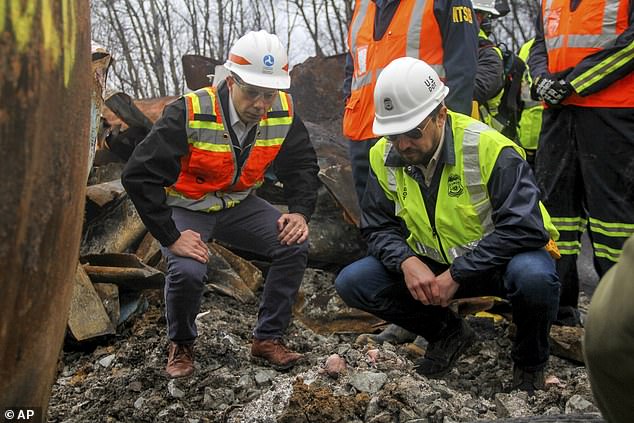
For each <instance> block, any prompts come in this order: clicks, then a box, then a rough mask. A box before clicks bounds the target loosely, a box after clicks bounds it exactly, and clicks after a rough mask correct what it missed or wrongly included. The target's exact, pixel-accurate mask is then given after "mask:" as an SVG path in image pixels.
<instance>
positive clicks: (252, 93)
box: [233, 75, 277, 102]
mask: <svg viewBox="0 0 634 423" xmlns="http://www.w3.org/2000/svg"><path fill="white" fill-rule="evenodd" d="M233 81H234V82H235V83H236V85H237V86H238V87H240V90H242V92H243V93H244V95H245V96H246V97H247V98H248V99H249V100H251V101H256V100H257V99H259V98H262V99H263V100H264V101H267V102H268V101H273V99H274V98H275V96H276V95H277V90H272V89H265V88H256V87H254V86H253V85H247V84H246V83H245V82H244V81H241V80H240V78H238V77H237V76H235V75H234V76H233Z"/></svg>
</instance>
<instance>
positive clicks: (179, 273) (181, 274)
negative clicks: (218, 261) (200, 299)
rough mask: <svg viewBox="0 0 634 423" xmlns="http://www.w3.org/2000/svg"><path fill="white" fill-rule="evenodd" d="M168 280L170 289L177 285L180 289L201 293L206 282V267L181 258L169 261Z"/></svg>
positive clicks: (194, 261)
mask: <svg viewBox="0 0 634 423" xmlns="http://www.w3.org/2000/svg"><path fill="white" fill-rule="evenodd" d="M168 280H169V284H170V287H174V286H175V285H178V286H180V287H187V288H188V289H194V290H200V291H202V290H203V286H204V284H205V282H206V281H207V265H206V264H204V263H200V262H198V261H196V260H193V259H189V258H183V257H179V258H178V259H175V260H170V264H169V268H168Z"/></svg>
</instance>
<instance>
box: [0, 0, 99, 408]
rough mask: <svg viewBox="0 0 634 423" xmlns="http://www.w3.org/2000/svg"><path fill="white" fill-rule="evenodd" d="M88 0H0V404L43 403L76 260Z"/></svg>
mask: <svg viewBox="0 0 634 423" xmlns="http://www.w3.org/2000/svg"><path fill="white" fill-rule="evenodd" d="M90 59H91V58H90V21H89V2H88V1H87V0H55V1H53V0H21V1H19V0H18V1H10V2H9V1H6V0H0V151H1V152H2V164H1V165H0V184H1V187H0V216H1V217H0V269H1V270H0V287H1V289H2V294H1V295H0V310H1V311H0V313H2V317H1V318H0V409H2V408H4V407H17V406H23V407H42V412H43V413H44V414H45V413H46V407H47V404H48V399H49V395H50V387H51V384H52V383H53V380H54V376H55V370H56V365H57V358H58V355H59V352H60V348H61V345H62V340H63V337H64V330H65V327H66V320H67V318H68V309H69V304H70V300H71V296H72V292H73V278H74V275H75V270H76V268H77V259H78V252H79V240H80V235H81V225H82V219H83V207H84V192H85V185H86V177H87V172H86V169H87V161H88V146H89V142H90V140H89V127H90V96H91V91H92V75H91V67H90Z"/></svg>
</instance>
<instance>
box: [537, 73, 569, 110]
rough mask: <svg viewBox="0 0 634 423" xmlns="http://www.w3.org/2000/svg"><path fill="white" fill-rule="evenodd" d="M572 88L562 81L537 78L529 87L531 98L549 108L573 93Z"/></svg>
mask: <svg viewBox="0 0 634 423" xmlns="http://www.w3.org/2000/svg"><path fill="white" fill-rule="evenodd" d="M573 91H574V90H573V88H572V86H571V85H570V84H569V83H568V82H566V80H564V79H560V80H555V79H551V78H541V77H540V78H537V79H536V80H535V81H534V82H533V85H532V86H531V97H533V99H534V100H543V101H545V102H546V103H548V104H550V105H551V106H555V105H557V104H559V103H561V102H562V101H563V100H564V99H565V98H566V97H568V96H569V95H570V94H572V93H573Z"/></svg>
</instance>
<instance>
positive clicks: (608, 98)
mask: <svg viewBox="0 0 634 423" xmlns="http://www.w3.org/2000/svg"><path fill="white" fill-rule="evenodd" d="M528 64H529V67H530V70H531V75H532V77H533V85H532V94H533V97H534V98H535V99H539V100H543V101H544V102H545V103H546V105H547V108H546V109H545V110H544V114H543V122H542V131H541V136H540V140H539V147H538V150H537V156H536V159H535V171H536V175H537V181H538V183H539V186H540V189H541V191H542V195H543V200H544V204H545V205H546V207H547V208H548V211H549V212H550V213H552V215H553V223H554V224H555V226H556V227H557V228H558V229H559V231H560V233H561V238H560V240H559V242H558V246H559V250H560V251H561V254H562V258H561V260H559V262H558V271H559V274H560V277H561V280H562V294H561V303H560V310H559V316H558V321H559V322H560V323H562V324H569V325H576V324H579V313H578V310H577V302H578V295H579V277H578V275H577V265H576V261H577V255H578V254H579V250H580V247H581V242H580V237H581V233H582V232H583V230H584V228H585V227H586V223H587V225H588V233H589V236H590V240H591V241H592V248H593V251H594V266H595V269H596V270H597V272H598V274H599V276H603V275H604V274H605V272H607V271H608V269H609V268H610V267H611V266H612V265H613V264H614V263H615V262H616V261H617V260H618V258H619V256H620V254H621V249H622V247H623V243H624V242H625V240H626V239H627V238H628V237H629V236H630V235H632V234H634V207H633V206H632V203H631V202H628V201H626V200H625V198H627V197H631V196H630V195H628V194H629V193H628V192H627V190H629V189H632V188H631V186H632V184H631V181H630V180H628V174H627V172H626V170H627V169H628V168H631V167H632V166H634V73H633V72H632V70H634V4H633V3H632V2H631V1H630V0H543V1H542V8H541V11H540V13H539V15H538V19H537V23H536V36H535V42H534V44H533V46H532V48H531V50H530V56H529V61H528ZM629 178H631V176H629ZM627 187H630V188H627Z"/></svg>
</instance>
